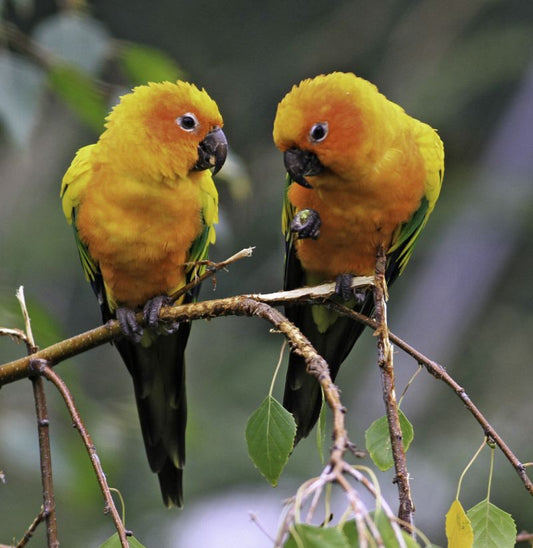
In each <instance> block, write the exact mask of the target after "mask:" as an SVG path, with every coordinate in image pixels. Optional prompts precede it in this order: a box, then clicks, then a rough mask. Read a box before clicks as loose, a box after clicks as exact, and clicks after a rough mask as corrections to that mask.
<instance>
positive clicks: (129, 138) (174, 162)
mask: <svg viewBox="0 0 533 548" xmlns="http://www.w3.org/2000/svg"><path fill="white" fill-rule="evenodd" d="M222 125H223V124H222V117H221V116H220V113H219V110H218V107H217V105H216V103H215V102H214V101H213V100H212V99H211V98H210V97H209V95H208V94H207V93H206V92H205V91H204V90H199V89H198V88H197V87H196V86H194V85H192V84H189V83H186V82H181V81H178V82H176V83H171V82H161V83H149V84H148V85H144V86H139V87H136V88H134V89H133V91H132V92H131V93H128V94H126V95H124V96H123V97H121V100H120V103H119V104H118V105H116V106H115V107H114V108H113V110H112V111H111V113H110V114H109V115H108V117H107V118H106V129H105V131H104V132H103V133H102V135H101V136H100V138H99V139H98V142H97V143H95V144H92V145H88V146H86V147H83V148H81V149H80V150H79V151H78V153H77V154H76V156H75V158H74V160H73V161H72V164H71V166H70V167H69V169H68V170H67V172H66V174H65V176H64V178H63V183H62V186H61V198H62V205H63V211H64V214H65V217H66V218H67V221H68V222H69V223H70V224H72V226H73V228H74V234H75V238H76V242H77V245H78V251H79V255H80V258H81V262H82V265H83V269H84V271H85V275H86V277H87V279H88V281H90V283H91V285H92V287H93V290H94V292H95V293H96V296H97V298H98V301H99V304H100V307H101V311H102V316H103V321H104V322H106V321H108V320H109V319H111V318H117V319H118V320H119V322H120V326H121V328H122V331H123V333H124V337H123V338H121V339H120V340H117V341H116V345H117V348H118V350H119V352H120V354H121V356H122V358H123V360H124V362H125V363H126V366H127V368H128V370H129V372H130V373H131V376H132V378H133V384H134V388H135V396H136V401H137V408H138V412H139V418H140V423H141V429H142V434H143V439H144V445H145V448H146V454H147V456H148V461H149V463H150V467H151V468H152V470H153V471H154V472H156V473H157V474H158V477H159V483H160V486H161V492H162V495H163V500H164V502H165V504H166V505H167V506H171V505H175V506H178V507H180V506H182V504H183V488H182V469H183V466H184V464H185V426H186V418H187V404H186V397H185V364H184V350H185V345H186V343H187V339H188V337H189V332H190V323H188V322H182V323H180V324H179V325H174V326H172V327H170V328H164V327H163V326H160V327H158V314H159V310H160V308H161V306H162V305H163V304H165V303H168V302H170V300H171V299H172V297H173V295H175V293H176V292H177V291H178V290H179V289H180V288H182V287H183V286H184V285H185V284H186V283H188V282H189V281H190V280H191V279H193V278H194V277H195V276H196V275H198V274H199V273H200V272H201V271H202V269H203V268H205V267H203V266H202V264H201V263H199V261H202V260H204V259H205V258H206V257H207V251H208V247H209V245H210V244H211V243H213V242H214V241H215V229H214V224H215V223H216V222H217V221H218V194H217V190H216V188H215V185H214V183H213V179H212V176H211V172H210V171H209V168H214V173H216V172H217V171H218V170H219V169H220V168H221V167H222V165H223V163H224V161H225V159H226V154H227V142H226V138H225V136H224V133H223V132H222V129H221V128H222ZM204 264H205V263H204ZM196 297H197V291H194V292H192V293H189V294H186V295H184V296H181V297H180V298H179V302H190V301H191V300H194V299H195V298H196ZM140 310H142V311H143V314H144V319H145V328H144V329H143V328H142V327H141V326H140V325H139V324H138V323H137V321H136V319H135V313H136V312H138V311H140Z"/></svg>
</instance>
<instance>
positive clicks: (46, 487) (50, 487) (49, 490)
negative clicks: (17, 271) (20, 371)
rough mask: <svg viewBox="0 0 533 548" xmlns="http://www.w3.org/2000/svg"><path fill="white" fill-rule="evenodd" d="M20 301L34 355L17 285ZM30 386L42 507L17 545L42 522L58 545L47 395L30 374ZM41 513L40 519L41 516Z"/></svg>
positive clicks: (32, 348)
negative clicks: (37, 443)
mask: <svg viewBox="0 0 533 548" xmlns="http://www.w3.org/2000/svg"><path fill="white" fill-rule="evenodd" d="M16 296H17V299H18V301H19V304H20V309H21V312H22V317H23V319H24V326H25V333H24V341H25V343H26V348H27V350H28V354H29V355H30V357H31V355H33V354H34V353H35V352H37V351H38V350H39V348H38V347H37V345H36V344H35V340H34V338H33V332H32V329H31V321H30V315H29V313H28V307H27V306H26V298H25V297H24V287H23V286H20V287H19V288H18V290H17V293H16ZM30 379H31V383H32V388H33V399H34V401H35V414H36V416H37V435H38V439H39V459H40V466H41V482H42V487H43V506H42V510H41V512H40V513H39V515H38V516H37V517H36V519H35V520H34V521H33V523H32V524H31V525H30V528H29V529H28V531H26V534H25V535H24V537H23V539H22V540H21V541H20V543H19V545H22V546H24V545H25V544H26V542H28V540H29V539H30V538H31V536H32V535H33V531H34V529H35V528H36V527H37V526H38V525H39V523H40V522H41V521H43V519H44V521H45V523H46V538H47V543H48V548H57V547H58V546H59V538H58V533H57V519H56V505H55V498H54V481H53V474H52V452H51V450H50V430H49V425H50V422H49V420H48V408H47V404H46V394H45V390H44V383H43V380H42V379H41V378H40V377H36V376H32V377H30ZM41 515H42V518H43V519H41ZM21 543H22V544H21Z"/></svg>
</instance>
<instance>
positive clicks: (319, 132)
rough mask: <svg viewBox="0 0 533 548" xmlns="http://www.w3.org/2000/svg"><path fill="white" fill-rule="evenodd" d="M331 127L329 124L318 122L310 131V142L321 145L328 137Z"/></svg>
mask: <svg viewBox="0 0 533 548" xmlns="http://www.w3.org/2000/svg"><path fill="white" fill-rule="evenodd" d="M328 132H329V127H328V123H327V122H317V123H316V124H313V127H312V128H311V129H310V130H309V140H310V141H311V142H312V143H321V142H322V141H323V140H324V139H325V138H326V137H327V136H328Z"/></svg>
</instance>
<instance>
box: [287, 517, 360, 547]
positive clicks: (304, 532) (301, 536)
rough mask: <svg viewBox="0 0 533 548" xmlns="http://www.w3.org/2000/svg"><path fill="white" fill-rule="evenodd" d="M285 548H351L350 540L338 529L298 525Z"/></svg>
mask: <svg viewBox="0 0 533 548" xmlns="http://www.w3.org/2000/svg"><path fill="white" fill-rule="evenodd" d="M284 546H285V548H300V547H302V546H303V547H305V548H350V546H352V544H349V542H348V539H347V538H346V536H345V535H344V533H343V532H342V531H341V530H340V529H338V528H337V527H316V526H314V525H307V524H305V523H298V524H297V525H295V526H294V527H293V529H292V530H291V535H290V537H289V538H288V539H287V542H286V543H285V545H284Z"/></svg>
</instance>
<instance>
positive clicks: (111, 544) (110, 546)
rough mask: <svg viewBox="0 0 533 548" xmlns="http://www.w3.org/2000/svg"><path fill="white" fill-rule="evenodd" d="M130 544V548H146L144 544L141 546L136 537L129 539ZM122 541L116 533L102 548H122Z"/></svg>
mask: <svg viewBox="0 0 533 548" xmlns="http://www.w3.org/2000/svg"><path fill="white" fill-rule="evenodd" d="M128 544H129V545H130V548H145V546H144V544H141V543H140V542H139V541H138V540H137V539H136V538H135V537H128ZM121 546H122V545H121V544H120V539H119V538H118V533H115V534H114V535H113V536H112V537H109V538H108V539H107V540H106V541H105V542H104V543H103V544H102V545H101V546H100V548H121Z"/></svg>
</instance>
